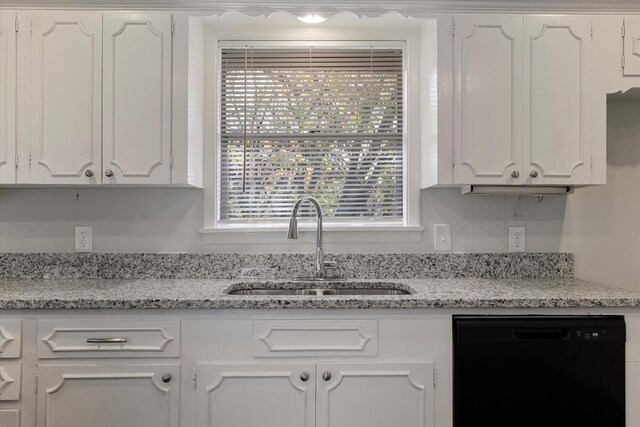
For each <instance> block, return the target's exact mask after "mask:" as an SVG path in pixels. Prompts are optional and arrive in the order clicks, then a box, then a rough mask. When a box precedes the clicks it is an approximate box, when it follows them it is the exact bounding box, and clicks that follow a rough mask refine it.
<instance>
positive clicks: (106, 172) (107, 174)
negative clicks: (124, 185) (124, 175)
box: [104, 169, 113, 178]
mask: <svg viewBox="0 0 640 427" xmlns="http://www.w3.org/2000/svg"><path fill="white" fill-rule="evenodd" d="M104 174H105V176H106V177H107V178H111V177H112V176H113V171H112V170H111V169H107V170H106V171H104Z"/></svg>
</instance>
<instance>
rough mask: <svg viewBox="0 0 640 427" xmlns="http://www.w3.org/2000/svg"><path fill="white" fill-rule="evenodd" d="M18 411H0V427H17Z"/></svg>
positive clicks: (18, 424)
mask: <svg viewBox="0 0 640 427" xmlns="http://www.w3.org/2000/svg"><path fill="white" fill-rule="evenodd" d="M19 426H20V411H18V410H17V409H1V410H0V427H19Z"/></svg>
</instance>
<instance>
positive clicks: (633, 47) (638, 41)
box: [624, 16, 640, 76]
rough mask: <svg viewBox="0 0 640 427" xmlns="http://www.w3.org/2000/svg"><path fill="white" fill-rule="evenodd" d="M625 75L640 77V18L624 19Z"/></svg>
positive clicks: (629, 17) (630, 17)
mask: <svg viewBox="0 0 640 427" xmlns="http://www.w3.org/2000/svg"><path fill="white" fill-rule="evenodd" d="M624 75H625V76H640V16H627V17H625V18H624Z"/></svg>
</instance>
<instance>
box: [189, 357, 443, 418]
mask: <svg viewBox="0 0 640 427" xmlns="http://www.w3.org/2000/svg"><path fill="white" fill-rule="evenodd" d="M196 392H197V404H196V410H197V422H196V426H197V427H288V426H290V427H313V426H317V427H329V426H331V427H340V426H345V427H388V426H392V425H394V426H405V427H432V426H433V425H434V424H433V423H434V407H433V402H434V396H433V365H432V364H431V363H357V364H354V363H327V364H318V365H315V364H285V365H280V364H271V363H263V364H249V365H232V364H229V365H198V368H197V391H196ZM329 408H331V409H329Z"/></svg>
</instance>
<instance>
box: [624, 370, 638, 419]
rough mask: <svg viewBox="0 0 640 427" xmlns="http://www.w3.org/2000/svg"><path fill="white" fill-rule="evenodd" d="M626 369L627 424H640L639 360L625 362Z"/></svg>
mask: <svg viewBox="0 0 640 427" xmlns="http://www.w3.org/2000/svg"><path fill="white" fill-rule="evenodd" d="M626 371H627V373H626V376H627V384H626V397H627V402H626V403H627V405H626V407H627V425H628V426H640V406H638V396H640V361H636V362H627V366H626Z"/></svg>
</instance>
